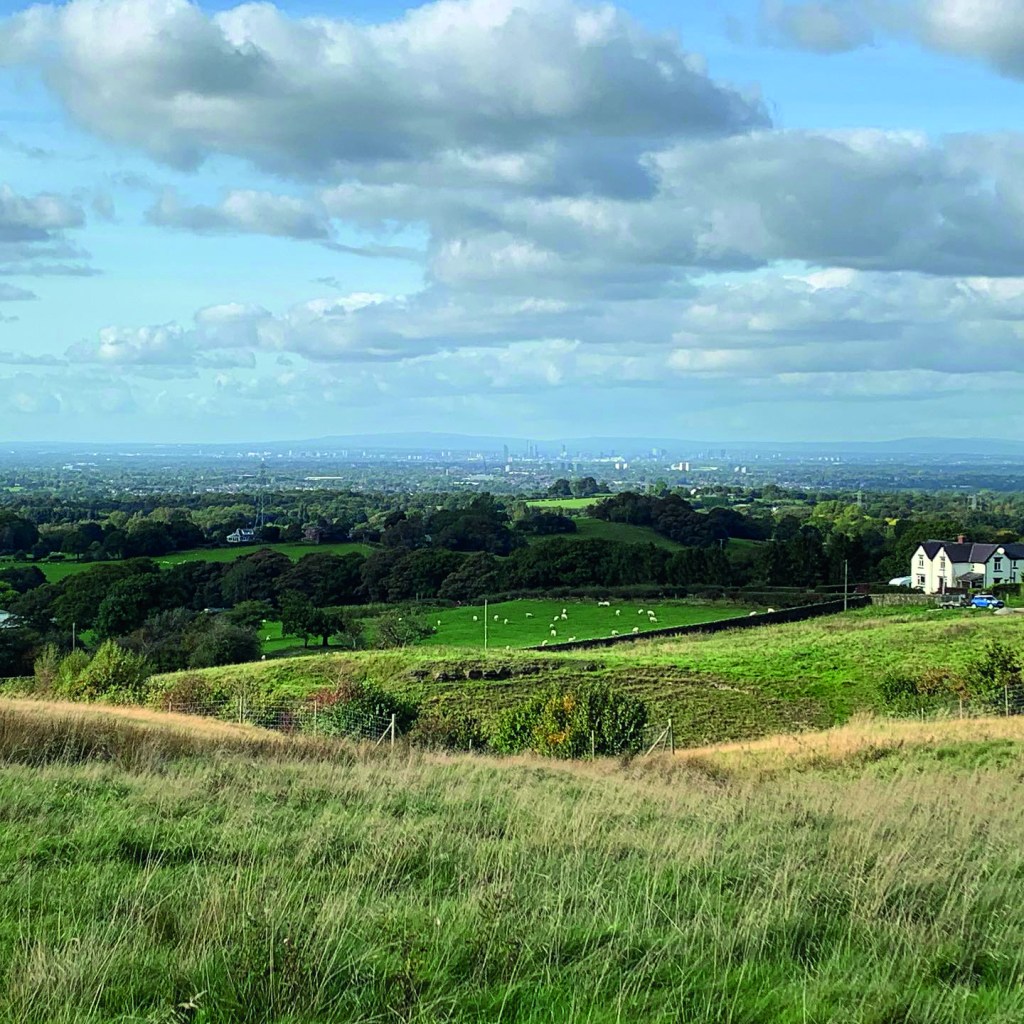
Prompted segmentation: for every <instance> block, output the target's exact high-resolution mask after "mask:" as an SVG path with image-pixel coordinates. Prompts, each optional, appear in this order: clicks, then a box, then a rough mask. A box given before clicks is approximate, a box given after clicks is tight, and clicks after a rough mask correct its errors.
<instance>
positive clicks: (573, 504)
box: [526, 494, 611, 512]
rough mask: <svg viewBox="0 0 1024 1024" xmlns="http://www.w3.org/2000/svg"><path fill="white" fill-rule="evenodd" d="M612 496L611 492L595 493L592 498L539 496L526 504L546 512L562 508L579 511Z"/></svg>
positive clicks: (568, 510)
mask: <svg viewBox="0 0 1024 1024" xmlns="http://www.w3.org/2000/svg"><path fill="white" fill-rule="evenodd" d="M610 497H611V495H610V494H595V495H594V496H593V497H591V498H538V499H537V500H535V501H528V502H527V503H526V504H527V505H528V506H529V507H530V508H539V509H543V510H544V511H546V512H557V511H559V510H560V509H565V510H566V511H567V512H579V511H580V510H581V509H584V508H590V506H591V505H596V504H597V503H598V502H599V501H603V500H604V499H605V498H610Z"/></svg>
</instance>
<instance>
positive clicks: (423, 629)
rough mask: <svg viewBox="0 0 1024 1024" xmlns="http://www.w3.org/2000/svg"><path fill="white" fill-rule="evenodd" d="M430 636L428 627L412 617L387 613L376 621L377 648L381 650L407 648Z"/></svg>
mask: <svg viewBox="0 0 1024 1024" xmlns="http://www.w3.org/2000/svg"><path fill="white" fill-rule="evenodd" d="M428 636H430V627H429V626H428V625H427V624H426V623H425V622H422V621H421V620H420V619H417V618H415V617H414V616H412V615H399V614H398V613H397V612H388V613H387V614H386V615H382V616H381V617H380V618H379V619H378V620H377V646H378V647H379V648H381V649H382V650H387V649H390V648H393V647H408V646H409V645H410V644H414V643H417V642H418V641H420V640H423V639H424V638H425V637H428Z"/></svg>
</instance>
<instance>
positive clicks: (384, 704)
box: [307, 681, 419, 740]
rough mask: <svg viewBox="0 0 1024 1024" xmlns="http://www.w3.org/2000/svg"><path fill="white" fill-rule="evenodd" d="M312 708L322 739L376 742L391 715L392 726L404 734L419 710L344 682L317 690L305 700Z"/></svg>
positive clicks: (371, 688)
mask: <svg viewBox="0 0 1024 1024" xmlns="http://www.w3.org/2000/svg"><path fill="white" fill-rule="evenodd" d="M307 706H308V707H310V708H312V707H315V708H316V712H317V713H316V729H317V732H318V733H321V734H323V735H325V736H352V737H358V738H363V739H374V740H375V739H378V738H379V737H380V736H381V735H382V734H383V733H384V731H385V729H387V727H388V726H389V725H390V724H391V716H392V715H394V716H395V727H396V728H397V730H398V731H399V732H400V733H403V734H404V733H407V732H408V731H409V729H410V728H411V727H412V725H413V723H414V722H415V721H416V718H417V716H418V715H419V708H417V707H416V705H415V704H411V703H409V702H408V701H403V700H400V699H399V698H398V697H395V696H393V695H392V694H390V693H385V692H384V691H383V690H381V689H379V688H378V687H376V686H373V685H372V684H369V683H362V682H355V681H345V682H342V683H341V684H340V685H338V686H337V687H334V688H333V689H326V690H319V691H318V692H316V693H313V694H310V696H309V697H308V698H307Z"/></svg>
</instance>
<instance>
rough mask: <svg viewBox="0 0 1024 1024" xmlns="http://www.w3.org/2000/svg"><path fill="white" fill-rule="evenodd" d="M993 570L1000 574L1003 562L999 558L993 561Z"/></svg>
mask: <svg viewBox="0 0 1024 1024" xmlns="http://www.w3.org/2000/svg"><path fill="white" fill-rule="evenodd" d="M993 568H994V569H995V571H996V572H1002V571H1003V560H1002V559H1001V558H997V559H996V560H995V565H994V566H993Z"/></svg>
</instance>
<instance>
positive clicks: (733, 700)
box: [154, 601, 1024, 745]
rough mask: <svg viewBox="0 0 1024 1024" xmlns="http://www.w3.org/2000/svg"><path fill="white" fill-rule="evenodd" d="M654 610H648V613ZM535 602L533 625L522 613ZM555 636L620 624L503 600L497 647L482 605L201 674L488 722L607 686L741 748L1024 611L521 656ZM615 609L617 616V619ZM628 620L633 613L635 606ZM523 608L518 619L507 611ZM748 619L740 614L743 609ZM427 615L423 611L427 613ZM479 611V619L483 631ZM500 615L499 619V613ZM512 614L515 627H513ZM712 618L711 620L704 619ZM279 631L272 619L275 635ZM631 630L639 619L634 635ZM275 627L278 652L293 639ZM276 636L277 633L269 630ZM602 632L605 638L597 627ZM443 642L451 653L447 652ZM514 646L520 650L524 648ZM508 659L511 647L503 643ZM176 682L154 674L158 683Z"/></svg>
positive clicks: (1004, 636) (851, 707)
mask: <svg viewBox="0 0 1024 1024" xmlns="http://www.w3.org/2000/svg"><path fill="white" fill-rule="evenodd" d="M642 606H643V607H644V609H645V610H646V608H647V605H646V603H644V604H643V605H642ZM531 607H533V609H534V611H533V615H534V618H533V619H529V620H527V619H526V617H525V616H526V612H527V611H528V610H530V608H531ZM563 607H564V608H566V611H567V615H568V618H567V619H566V620H565V621H562V620H561V619H560V620H559V625H558V626H556V627H555V628H556V630H557V631H558V633H559V636H558V638H557V639H568V637H569V636H573V635H576V636H582V635H584V633H583V626H584V625H585V624H586V622H587V621H588V615H591V614H592V615H593V616H595V617H594V618H591V619H590V620H589V621H590V622H591V623H592V624H593V625H594V628H595V630H596V631H598V632H602V633H603V632H605V627H607V631H608V632H610V629H612V628H617V627H615V626H612V625H610V624H609V623H608V622H607V620H604V619H602V618H600V617H597V616H598V615H599V614H600V615H605V616H606V615H607V613H608V609H598V608H597V607H596V602H595V604H594V606H593V608H592V609H591V608H590V606H588V605H585V604H570V603H569V602H555V601H548V602H528V601H522V602H506V603H505V604H503V605H496V606H494V607H493V608H492V607H490V606H489V607H488V615H489V616H490V618H489V621H488V642H489V643H488V648H489V649H488V651H487V652H486V653H485V652H484V651H483V609H482V608H481V607H479V606H477V607H466V608H458V609H448V610H446V611H443V612H440V613H435V614H434V615H433V616H432V617H428V615H427V613H422V614H421V615H420V617H422V618H425V619H427V621H428V622H430V623H431V624H433V625H435V626H436V623H437V620H438V619H440V620H441V626H440V627H438V633H436V634H434V635H433V636H431V637H430V639H429V640H428V641H427V642H426V643H425V644H422V645H419V646H415V647H407V648H404V649H401V650H396V651H361V652H342V651H340V650H338V649H337V648H332V650H331V653H329V654H318V655H316V656H313V657H287V656H285V657H276V658H269V659H268V660H267V661H265V662H261V663H255V664H247V665H234V666H225V667H223V668H217V669H209V670H205V671H204V672H203V673H202V675H203V676H204V678H206V679H208V681H209V683H210V685H211V686H212V687H213V688H214V689H215V690H217V691H224V692H242V691H244V692H247V693H252V692H255V693H261V694H264V695H266V696H267V697H268V699H271V700H274V699H279V698H281V697H283V696H285V695H289V696H290V695H302V694H306V693H309V692H311V691H313V690H317V689H321V688H323V687H325V686H330V685H336V682H337V679H338V678H352V679H363V680H365V681H367V682H372V683H373V684H375V685H377V686H380V687H382V688H384V689H385V690H388V691H391V692H393V693H396V694H398V695H401V696H403V697H407V698H409V699H411V700H415V701H419V702H421V703H422V704H423V706H424V707H425V708H427V709H430V710H431V711H436V712H440V713H455V712H458V713H465V714H470V715H474V716H476V717H478V718H480V719H481V720H485V721H489V720H491V719H492V718H493V717H494V716H495V715H496V714H497V713H499V712H500V711H501V710H502V709H504V708H507V707H510V706H513V705H515V704H517V703H519V702H520V701H522V700H523V699H524V698H525V697H528V696H529V695H530V694H532V693H535V692H537V689H538V688H543V687H546V686H549V685H551V684H553V683H557V684H558V685H564V686H571V685H572V684H574V683H579V682H581V681H585V680H594V681H601V682H606V683H608V684H610V685H612V686H614V687H616V688H617V689H621V690H624V691H626V692H628V693H632V694H634V695H636V696H637V697H640V698H642V699H643V700H645V701H647V702H648V703H649V705H650V706H651V709H652V714H653V715H654V716H655V717H657V718H658V719H659V720H664V719H665V718H667V717H671V718H672V719H673V722H674V723H675V727H676V734H677V737H678V738H679V742H680V744H681V745H694V744H699V743H709V742H716V741H720V740H736V739H743V738H747V737H754V736H763V735H767V734H771V733H778V732H787V731H795V730H801V729H808V728H825V727H827V726H830V725H835V724H836V723H840V722H845V721H847V720H848V719H849V718H850V717H851V716H852V715H854V714H856V713H858V712H879V711H882V710H883V709H884V708H883V702H882V699H881V694H880V688H879V686H880V683H881V681H882V680H883V679H884V678H885V676H886V674H887V673H889V672H903V673H908V674H910V675H913V676H919V675H920V674H921V673H924V672H928V671H940V672H942V671H946V672H961V671H963V670H964V669H965V668H966V667H967V666H968V665H969V664H970V663H971V662H972V661H973V660H975V659H977V658H978V657H979V656H980V655H981V654H982V652H983V651H984V650H985V647H986V645H987V643H988V642H989V641H990V640H1003V641H1005V642H1007V643H1008V644H1010V645H1011V646H1012V647H1015V648H1016V649H1018V650H1019V649H1021V648H1022V647H1024V616H996V615H992V614H990V613H988V612H968V611H963V612H960V611H938V610H935V611H933V610H929V609H926V608H922V609H917V608H911V609H906V608H904V609H866V610H863V611H852V612H848V613H846V614H842V615H831V616H826V617H824V618H820V619H814V620H811V621H809V622H803V623H791V624H783V625H774V626H759V627H757V628H755V629H738V630H727V631H725V632H721V633H714V634H697V635H690V636H685V637H679V638H668V639H662V640H643V639H640V640H638V641H636V642H631V643H630V642H627V643H623V644H620V645H618V646H615V647H608V648H600V649H596V650H586V651H569V652H543V651H524V650H521V649H519V648H521V647H522V646H525V645H527V644H529V643H531V642H534V643H540V641H541V640H543V639H545V638H546V639H548V640H549V642H551V641H552V638H551V637H550V636H549V635H548V630H549V629H550V623H551V622H552V621H553V619H554V614H555V612H556V611H557V612H558V614H559V615H561V609H562V608H563ZM615 607H616V606H613V607H612V609H611V610H612V612H613V613H614V609H615ZM618 607H621V608H622V615H620V616H617V617H615V621H617V622H623V621H625V622H631V620H630V619H629V618H628V617H627V616H628V615H631V616H632V619H633V620H636V624H637V625H641V619H645V618H646V617H647V616H646V615H644V616H640V615H638V614H637V611H636V609H637V608H638V607H640V605H639V604H637V603H633V604H630V605H626V604H621V605H618ZM654 607H655V609H657V610H659V611H660V614H659V615H658V619H659V623H658V625H659V626H660V625H662V624H664V623H666V622H671V621H676V622H677V624H678V623H679V621H680V619H682V618H683V617H684V616H690V617H691V621H693V619H692V617H693V616H696V615H701V614H705V613H706V614H707V616H708V618H711V617H715V616H717V617H721V616H722V615H723V614H725V613H726V611H727V608H726V607H725V606H722V605H707V606H703V607H701V606H695V605H690V606H687V605H673V604H672V603H671V602H660V603H655V606H654ZM629 608H632V611H629V612H628V613H627V609H629ZM508 611H513V614H508ZM733 611H734V613H736V614H743V610H742V609H733ZM418 614H419V613H418ZM473 615H476V616H477V621H476V622H473V620H472V617H473ZM494 615H498V616H499V620H498V622H495V621H494V618H493V616H494ZM505 618H508V619H509V624H508V625H507V626H506V625H505V622H504V620H505ZM705 621H706V620H705ZM273 625H274V624H270V623H268V626H269V627H273ZM629 628H630V629H631V628H632V624H631V625H630V627H629ZM277 630H278V632H275V631H274V629H273V628H271V630H270V634H271V635H272V641H271V644H270V646H269V651H270V652H273V651H275V650H278V651H279V650H282V646H281V645H283V646H290V645H292V644H294V643H296V642H297V641H294V640H288V641H287V642H286V641H284V640H282V639H281V638H280V636H279V627H277ZM264 635H267V634H264ZM594 635H597V632H595V634H594ZM443 645H447V646H443ZM517 645H518V646H517ZM506 646H507V647H510V648H511V650H508V651H506V650H505V647H506ZM172 678H173V677H170V676H161V677H156V679H155V680H154V686H156V687H157V688H160V687H163V686H166V685H169V684H170V682H171V681H172Z"/></svg>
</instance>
